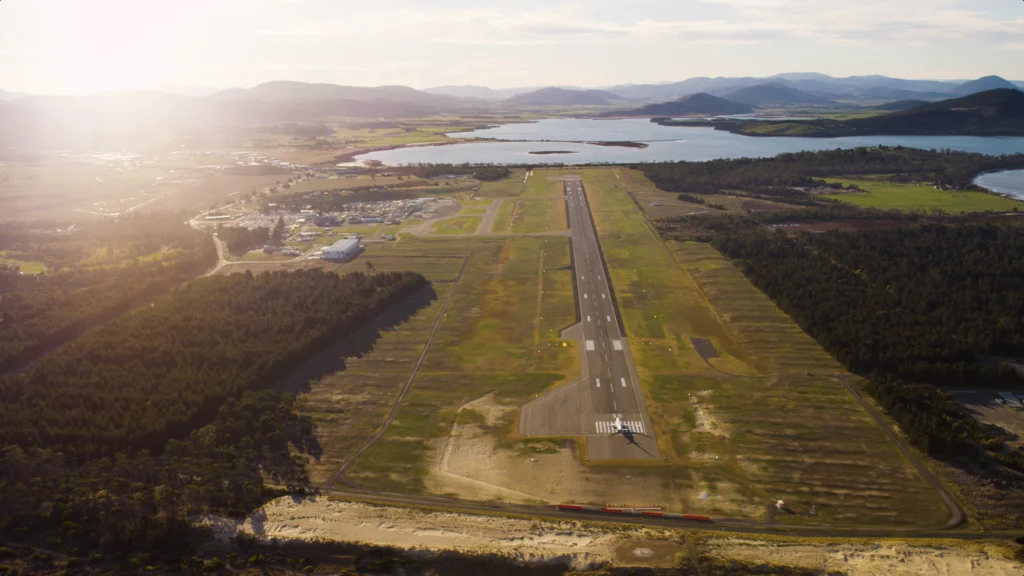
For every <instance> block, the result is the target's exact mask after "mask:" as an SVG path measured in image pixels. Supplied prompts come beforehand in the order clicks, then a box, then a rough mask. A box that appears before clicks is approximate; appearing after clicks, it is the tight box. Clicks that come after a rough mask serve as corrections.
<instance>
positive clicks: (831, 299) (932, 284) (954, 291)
mask: <svg viewBox="0 0 1024 576" xmlns="http://www.w3.org/2000/svg"><path fill="white" fill-rule="evenodd" d="M714 245H715V247H716V248H718V249H719V250H720V251H721V252H722V253H723V254H725V255H727V256H729V257H730V258H732V259H733V260H734V262H735V263H736V264H737V265H738V266H739V267H740V268H741V269H742V270H743V272H744V274H745V275H746V276H747V278H748V279H750V281H751V282H753V283H754V284H755V285H756V286H757V287H758V288H760V289H761V290H762V291H763V292H765V293H766V294H768V296H770V297H771V298H772V300H774V301H775V302H776V303H777V304H778V305H779V307H781V308H782V309H783V310H784V311H785V312H786V313H787V314H789V315H790V316H792V317H793V319H794V320H796V322H797V323H798V324H799V325H800V326H801V327H802V328H803V329H804V330H805V331H807V332H808V333H809V334H810V335H811V336H813V337H814V338H815V340H817V341H818V342H819V343H820V344H821V345H822V346H824V347H825V348H826V349H827V350H828V351H829V352H831V353H832V354H833V355H834V356H835V357H836V358H837V359H838V360H839V361H840V362H842V363H843V364H844V365H845V366H847V367H848V368H849V369H851V370H853V371H855V372H859V373H862V374H867V375H869V376H870V378H869V379H868V381H867V382H866V383H865V384H864V388H865V390H866V391H867V392H868V393H869V394H871V395H872V396H874V397H875V398H876V399H877V400H878V401H879V402H880V403H881V404H882V406H883V407H884V408H885V410H886V411H887V412H888V413H889V414H890V415H891V416H892V417H893V418H894V419H895V420H896V421H897V422H899V424H900V427H901V428H902V429H903V430H904V432H905V433H906V435H907V438H908V439H909V440H910V441H911V443H913V444H914V445H916V446H917V447H918V448H920V449H922V450H924V451H926V452H927V453H929V454H931V455H933V456H937V457H955V456H967V455H971V454H975V453H977V450H979V449H984V450H986V451H988V452H987V453H988V454H989V456H990V457H991V458H993V459H995V460H997V461H999V462H1000V463H1002V464H1004V465H1006V466H1009V467H1012V468H1015V469H1017V470H1021V471H1024V451H1021V450H1020V449H1017V450H1010V449H1008V448H1007V447H1006V446H1005V445H1004V443H1003V440H1002V439H1001V438H999V437H998V436H994V435H992V434H991V433H989V431H987V430H985V429H983V428H982V427H981V426H979V425H978V424H977V423H976V422H975V421H974V420H973V419H971V418H969V417H967V416H966V415H965V414H964V413H963V412H962V411H961V410H960V408H959V407H958V406H957V405H956V403H955V402H954V401H953V400H952V398H951V397H950V396H949V395H948V394H946V393H945V392H943V391H942V390H941V389H940V388H938V387H939V386H955V387H957V388H975V387H982V388H988V387H1003V388H1018V389H1020V388H1024V379H1022V377H1021V376H1020V374H1018V372H1017V371H1016V370H1014V369H1012V368H1011V367H1009V366H1007V365H1005V364H999V363H998V362H995V363H986V362H982V361H981V358H982V356H987V355H991V356H993V357H996V358H998V357H1006V356H1019V355H1021V354H1022V353H1024V260H1022V259H1021V257H1020V254H1021V251H1022V250H1024V229H1022V228H1021V227H1019V226H1014V225H996V224H961V225H950V224H937V223H924V224H918V225H911V226H904V227H897V228H889V229H881V230H870V231H860V232H826V233H823V234H807V233H798V234H797V235H795V236H790V235H787V234H785V233H783V232H780V231H769V230H765V229H763V228H757V229H746V230H734V231H731V232H722V233H719V234H717V235H716V236H715V239H714Z"/></svg>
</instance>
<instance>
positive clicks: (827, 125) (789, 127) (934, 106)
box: [715, 88, 1024, 138]
mask: <svg viewBox="0 0 1024 576" xmlns="http://www.w3.org/2000/svg"><path fill="white" fill-rule="evenodd" d="M715 127H716V128H719V129H722V130H728V131H730V132H735V133H739V134H747V135H751V136H788V135H793V136H816V137H823V138H833V137H837V136H874V135H934V136H947V135H969V136H1024V92H1021V91H1020V90H1016V89H1013V88H999V89H996V90H988V91H985V92H978V93H976V94H971V95H969V96H964V97H962V98H953V99H950V100H942V101H939V102H931V103H927V104H922V105H920V106H914V107H912V108H909V109H907V110H902V111H899V112H892V113H889V114H881V115H878V116H871V117H868V118H857V119H853V120H844V121H836V120H807V121H788V122H757V123H753V122H721V123H718V124H716V126H715Z"/></svg>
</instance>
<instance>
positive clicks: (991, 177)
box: [974, 170, 1024, 200]
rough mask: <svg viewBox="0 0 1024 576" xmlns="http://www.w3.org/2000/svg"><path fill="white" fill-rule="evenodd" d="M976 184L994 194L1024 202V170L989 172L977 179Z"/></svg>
mask: <svg viewBox="0 0 1024 576" xmlns="http://www.w3.org/2000/svg"><path fill="white" fill-rule="evenodd" d="M974 183H975V184H977V185H978V186H981V187H982V188H988V189H989V190H991V191H993V192H999V193H1001V194H1009V195H1011V196H1013V197H1015V198H1019V199H1021V200H1024V170H1004V171H1002V172H989V173H988V174H982V175H981V176H978V177H977V178H975V179H974Z"/></svg>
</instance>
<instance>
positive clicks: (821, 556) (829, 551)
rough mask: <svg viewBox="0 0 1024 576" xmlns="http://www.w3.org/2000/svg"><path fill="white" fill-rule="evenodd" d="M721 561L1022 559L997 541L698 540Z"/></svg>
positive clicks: (863, 571)
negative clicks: (817, 542) (942, 543)
mask: <svg viewBox="0 0 1024 576" xmlns="http://www.w3.org/2000/svg"><path fill="white" fill-rule="evenodd" d="M698 547H699V548H700V549H701V551H702V553H703V554H704V555H707V556H710V557H712V558H716V559H719V560H722V561H725V562H727V561H729V560H739V561H744V562H752V563H762V562H766V563H771V564H776V565H785V566H799V567H803V568H809V569H811V570H821V571H822V573H825V574H828V573H832V572H838V573H841V574H847V575H848V576H921V575H924V574H934V575H936V576H961V575H963V576H1019V575H1020V574H1024V564H1021V563H1019V562H1015V561H1013V560H1010V559H1008V558H1005V557H1004V556H1002V555H1001V554H999V553H998V552H997V551H996V550H995V545H991V544H984V543H975V544H966V545H964V546H963V547H960V546H957V545H956V544H955V543H952V542H951V543H950V545H949V546H948V547H944V546H911V545H907V544H903V543H896V542H884V541H882V542H878V543H851V544H823V545H820V546H814V545H808V544H787V543H778V542H769V541H763V540H754V539H742V538H726V539H721V540H718V539H715V540H711V541H710V542H705V543H702V544H699V545H698Z"/></svg>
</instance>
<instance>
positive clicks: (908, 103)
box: [867, 100, 928, 110]
mask: <svg viewBox="0 0 1024 576" xmlns="http://www.w3.org/2000/svg"><path fill="white" fill-rule="evenodd" d="M925 104H928V101H927V100H894V101H892V102H886V103H885V104H879V105H877V106H868V107H867V109H868V110H910V109H911V108H916V107H918V106H923V105H925Z"/></svg>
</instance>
